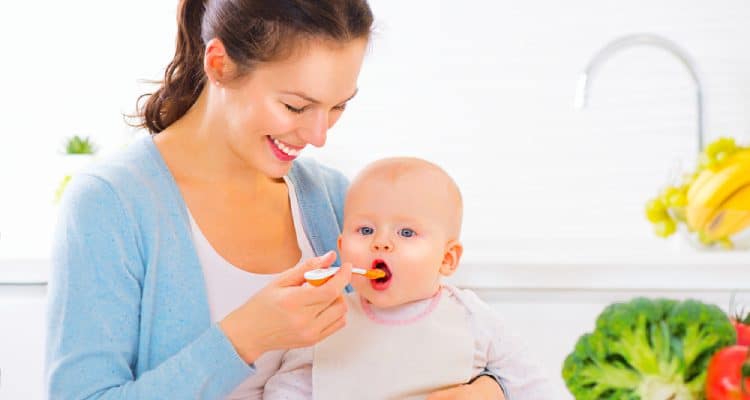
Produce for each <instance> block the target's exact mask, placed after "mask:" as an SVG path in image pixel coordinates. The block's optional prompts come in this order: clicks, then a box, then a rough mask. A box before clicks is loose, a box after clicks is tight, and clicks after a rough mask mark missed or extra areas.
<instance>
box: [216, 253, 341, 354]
mask: <svg viewBox="0 0 750 400" xmlns="http://www.w3.org/2000/svg"><path fill="white" fill-rule="evenodd" d="M335 260H336V253H334V252H333V251H329V252H328V253H326V254H325V255H323V256H320V257H315V258H311V259H310V260H308V261H307V262H305V263H304V264H302V265H300V266H298V267H295V268H292V269H289V270H287V271H285V272H283V273H282V274H281V276H280V277H279V278H277V279H276V280H275V281H273V282H271V283H270V284H269V285H268V286H266V287H265V288H263V289H261V290H260V291H259V292H258V293H256V294H255V296H253V297H252V298H250V300H248V301H247V302H246V303H245V304H243V305H242V306H240V307H239V308H238V309H236V310H234V311H233V312H232V313H230V314H229V315H227V317H226V318H224V319H223V320H222V321H221V322H220V323H219V327H220V328H221V329H222V331H224V334H225V335H226V336H227V338H229V340H230V341H231V342H232V344H233V345H234V348H235V349H236V350H237V353H238V354H239V355H240V357H242V359H243V360H245V362H247V363H252V362H254V361H255V360H256V359H257V358H258V357H260V355H261V354H263V353H265V352H267V351H269V350H277V349H289V348H297V347H305V346H311V345H313V344H315V343H317V342H319V341H321V340H323V339H324V338H326V337H328V336H329V335H330V334H332V333H334V332H336V331H337V330H339V329H341V328H342V327H343V326H344V325H345V323H346V319H345V317H346V311H347V308H346V303H345V302H344V297H343V294H344V288H345V287H346V285H347V284H348V283H349V281H350V280H351V274H352V267H351V264H349V263H345V264H343V265H342V267H341V270H340V271H338V272H337V273H336V275H334V276H333V278H331V279H329V280H328V282H326V283H325V284H323V285H321V286H318V287H314V286H309V285H305V286H302V284H303V283H304V282H305V278H304V276H303V275H304V273H305V272H306V271H309V270H311V269H315V268H326V267H329V266H330V265H331V264H332V263H333V262H334V261H335Z"/></svg>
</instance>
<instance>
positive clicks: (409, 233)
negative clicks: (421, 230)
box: [398, 228, 417, 238]
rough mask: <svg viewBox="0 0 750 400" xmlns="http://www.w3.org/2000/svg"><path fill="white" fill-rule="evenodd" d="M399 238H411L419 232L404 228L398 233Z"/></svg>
mask: <svg viewBox="0 0 750 400" xmlns="http://www.w3.org/2000/svg"><path fill="white" fill-rule="evenodd" d="M398 234H399V236H402V237H405V238H410V237H412V236H414V235H416V234H417V232H414V231H413V230H412V229H409V228H404V229H401V230H399V231H398Z"/></svg>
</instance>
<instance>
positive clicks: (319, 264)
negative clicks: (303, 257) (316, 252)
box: [276, 250, 336, 287]
mask: <svg viewBox="0 0 750 400" xmlns="http://www.w3.org/2000/svg"><path fill="white" fill-rule="evenodd" d="M334 261H336V252H335V251H333V250H331V251H329V252H328V253H326V254H323V255H322V256H320V257H313V258H311V259H309V260H307V261H306V262H304V263H302V264H301V265H298V266H296V267H294V268H290V269H288V270H286V271H284V272H282V273H281V276H279V278H278V279H277V280H276V283H277V284H278V286H281V287H287V286H300V285H302V284H303V283H305V272H307V271H310V270H312V269H316V268H328V267H329V266H330V265H331V264H333V262H334Z"/></svg>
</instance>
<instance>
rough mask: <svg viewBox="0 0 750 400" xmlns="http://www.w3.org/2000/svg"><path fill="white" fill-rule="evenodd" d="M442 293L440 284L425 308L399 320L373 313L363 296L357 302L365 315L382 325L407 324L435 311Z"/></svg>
mask: <svg viewBox="0 0 750 400" xmlns="http://www.w3.org/2000/svg"><path fill="white" fill-rule="evenodd" d="M442 294H443V286H442V285H441V286H440V289H439V290H438V291H437V293H435V295H434V296H432V300H431V301H430V304H429V305H428V306H427V308H425V310H424V311H422V312H420V313H419V314H417V315H415V316H413V317H411V318H407V319H404V320H399V319H393V320H390V319H384V318H381V317H379V316H377V315H375V312H374V311H373V310H372V307H371V305H370V303H369V302H368V301H367V300H365V299H364V297H362V296H360V297H359V302H360V304H361V305H362V311H364V313H365V315H367V317H368V318H369V319H371V320H372V321H375V322H377V323H379V324H383V325H409V324H411V323H414V322H416V321H419V320H420V319H422V318H424V317H426V316H428V315H430V313H432V312H433V311H435V309H436V308H437V306H438V304H439V303H440V298H441V296H442Z"/></svg>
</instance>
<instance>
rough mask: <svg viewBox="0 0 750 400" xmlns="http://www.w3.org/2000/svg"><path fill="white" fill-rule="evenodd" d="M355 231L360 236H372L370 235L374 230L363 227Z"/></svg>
mask: <svg viewBox="0 0 750 400" xmlns="http://www.w3.org/2000/svg"><path fill="white" fill-rule="evenodd" d="M357 230H358V231H359V233H360V234H362V235H372V233H373V232H374V229H372V228H370V227H369V226H363V227H361V228H359V229H357Z"/></svg>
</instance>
